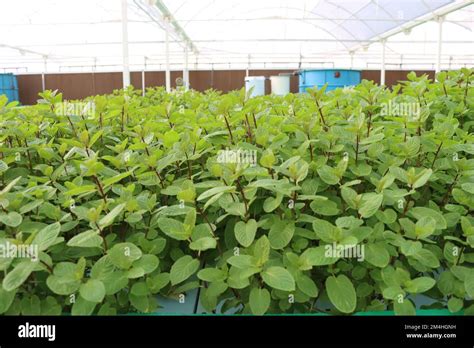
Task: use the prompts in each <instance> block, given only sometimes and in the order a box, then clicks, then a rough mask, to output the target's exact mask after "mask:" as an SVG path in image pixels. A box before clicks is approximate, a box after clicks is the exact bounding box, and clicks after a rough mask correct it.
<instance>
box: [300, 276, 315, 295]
mask: <svg viewBox="0 0 474 348" xmlns="http://www.w3.org/2000/svg"><path fill="white" fill-rule="evenodd" d="M296 286H297V287H298V289H299V290H301V292H302V293H304V294H305V295H307V296H309V297H317V296H318V287H317V286H316V284H315V283H314V281H313V280H312V279H311V278H310V277H308V276H305V275H300V276H299V277H298V278H297V279H296Z"/></svg>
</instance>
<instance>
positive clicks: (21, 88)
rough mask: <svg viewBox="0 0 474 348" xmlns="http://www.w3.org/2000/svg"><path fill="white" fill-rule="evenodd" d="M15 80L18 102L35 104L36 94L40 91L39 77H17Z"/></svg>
mask: <svg viewBox="0 0 474 348" xmlns="http://www.w3.org/2000/svg"><path fill="white" fill-rule="evenodd" d="M17 79H18V93H19V98H20V102H21V103H23V104H25V105H31V104H36V101H37V100H38V93H39V92H41V90H42V83H41V75H18V76H17Z"/></svg>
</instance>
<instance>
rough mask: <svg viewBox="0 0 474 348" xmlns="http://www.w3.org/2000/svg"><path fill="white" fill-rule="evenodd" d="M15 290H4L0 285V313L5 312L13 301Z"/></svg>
mask: <svg viewBox="0 0 474 348" xmlns="http://www.w3.org/2000/svg"><path fill="white" fill-rule="evenodd" d="M15 295H16V291H15V290H12V291H6V290H5V289H4V288H3V287H0V314H3V313H5V312H6V311H7V310H8V308H10V306H11V305H12V303H13V300H14V299H15Z"/></svg>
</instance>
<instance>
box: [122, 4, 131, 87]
mask: <svg viewBox="0 0 474 348" xmlns="http://www.w3.org/2000/svg"><path fill="white" fill-rule="evenodd" d="M127 6H128V4H127V0H122V61H123V68H122V81H123V88H127V87H128V86H130V64H129V60H128V15H127Z"/></svg>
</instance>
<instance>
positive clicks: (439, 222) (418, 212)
mask: <svg viewBox="0 0 474 348" xmlns="http://www.w3.org/2000/svg"><path fill="white" fill-rule="evenodd" d="M409 213H410V214H411V215H413V216H414V217H415V218H416V219H417V220H421V219H422V218H423V217H431V218H433V219H434V220H435V221H436V229H438V230H444V229H446V228H447V227H448V226H447V223H446V220H445V218H444V216H443V215H442V214H441V213H439V212H437V211H436V210H433V209H430V208H426V207H414V208H411V209H410V210H409Z"/></svg>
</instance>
